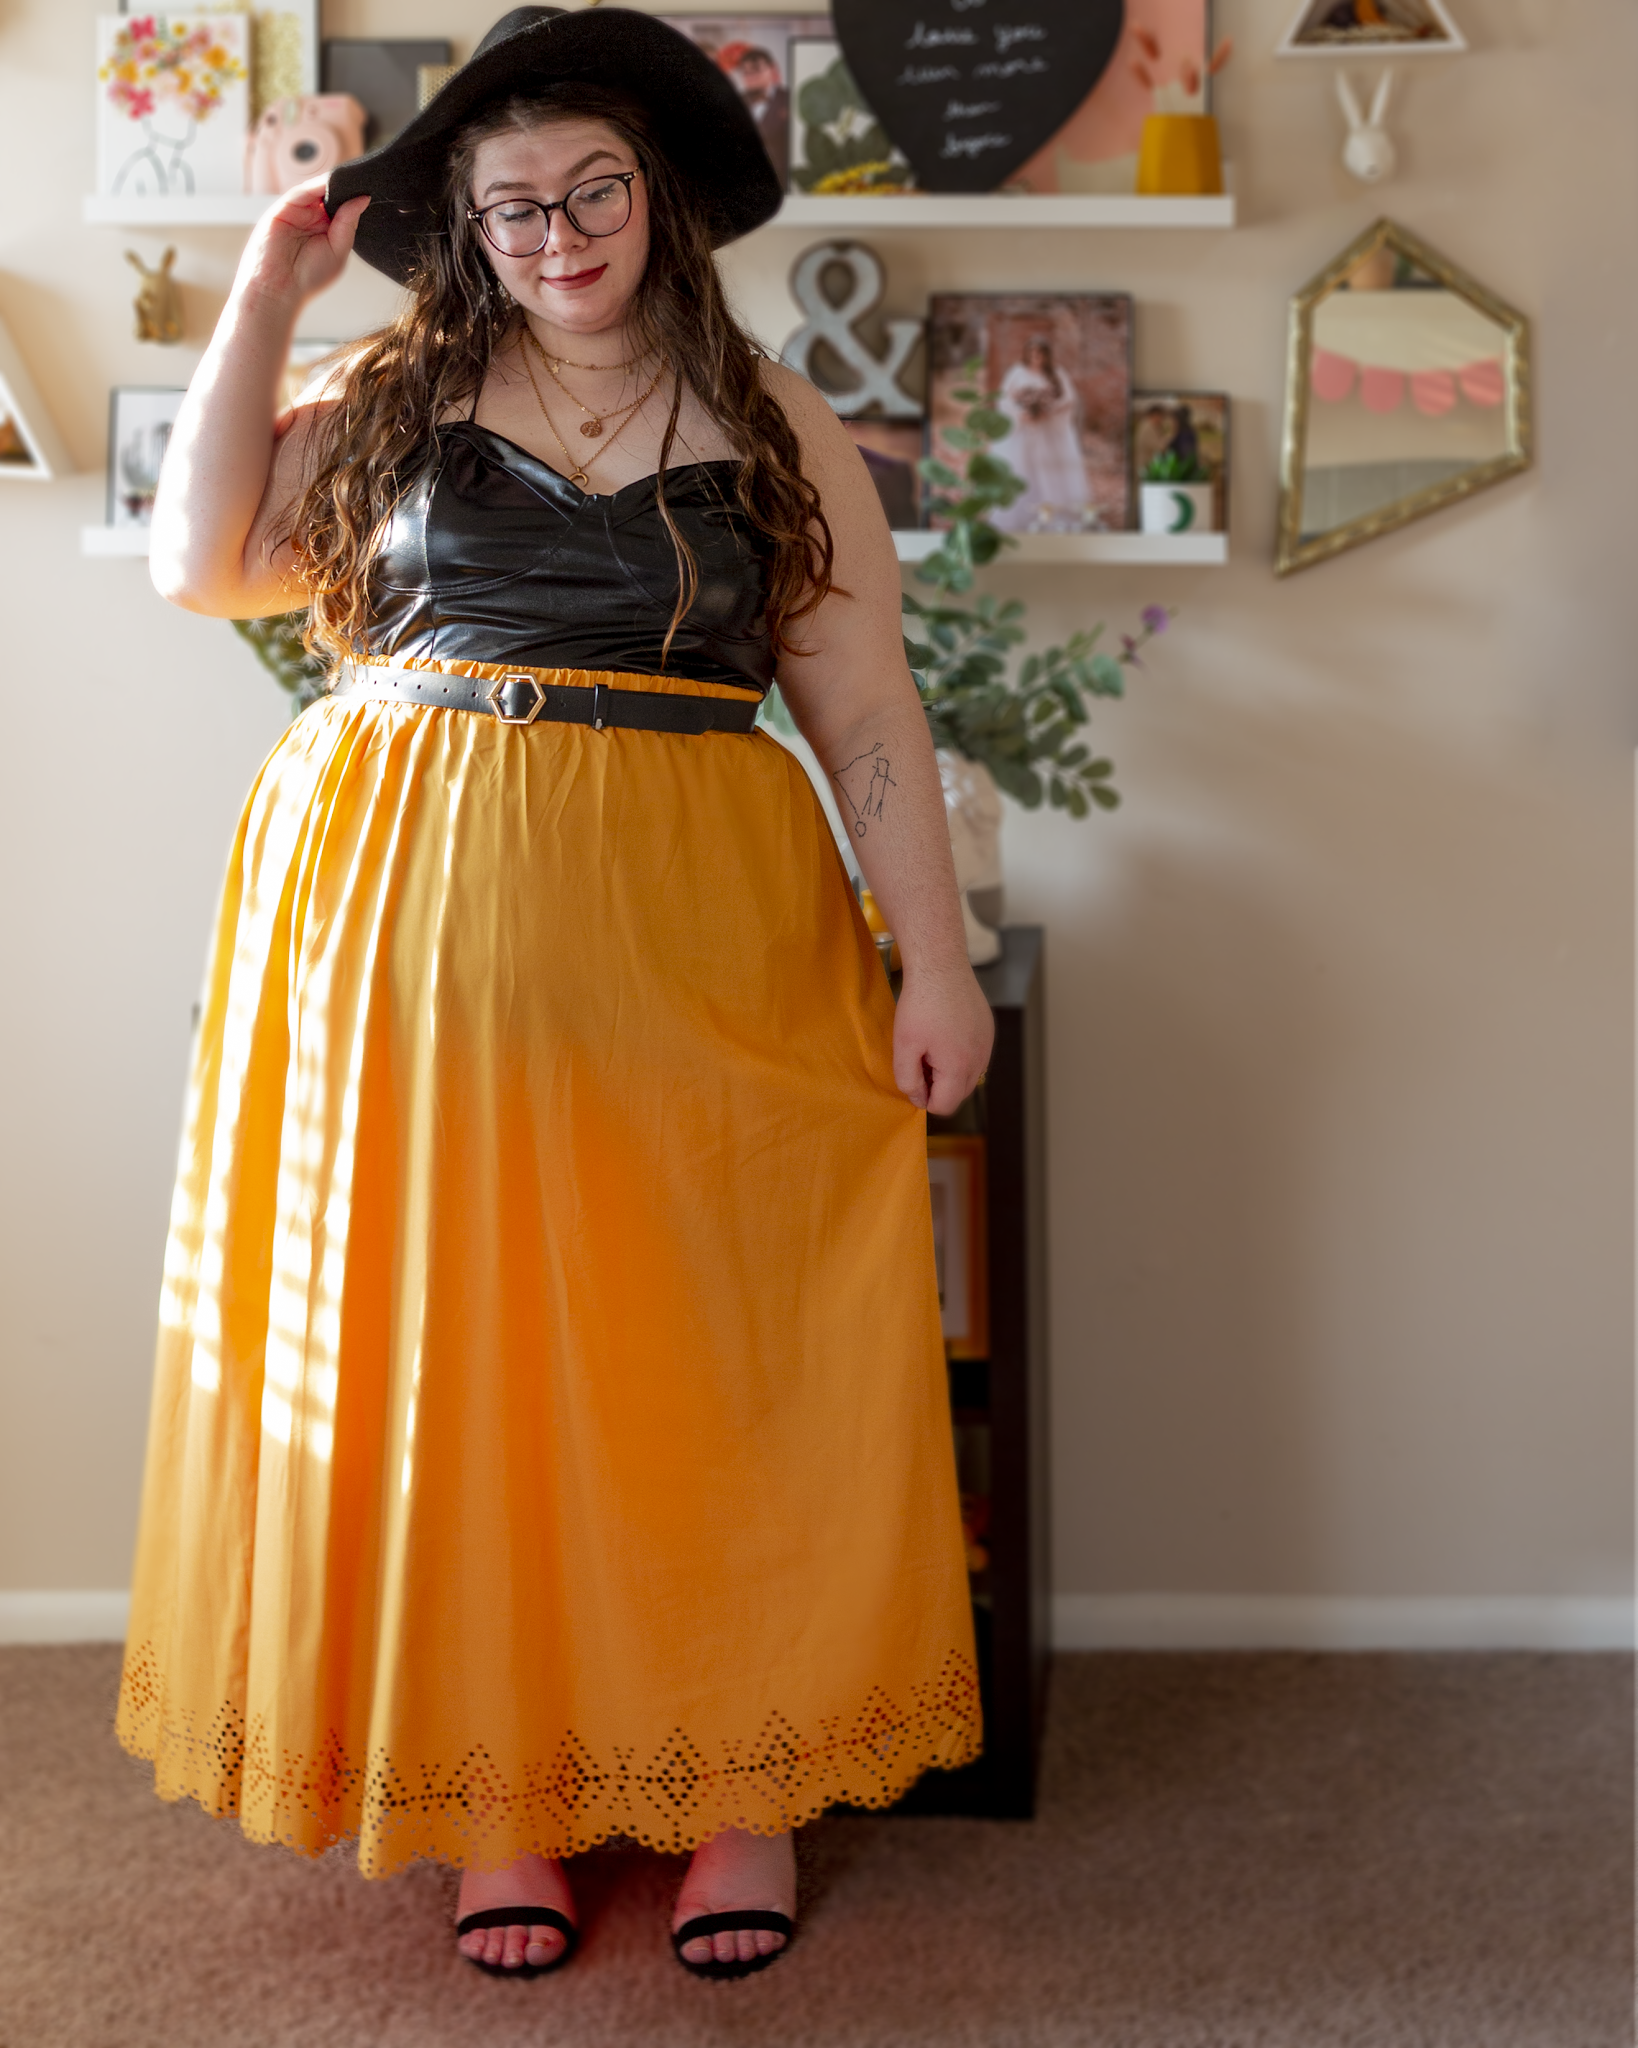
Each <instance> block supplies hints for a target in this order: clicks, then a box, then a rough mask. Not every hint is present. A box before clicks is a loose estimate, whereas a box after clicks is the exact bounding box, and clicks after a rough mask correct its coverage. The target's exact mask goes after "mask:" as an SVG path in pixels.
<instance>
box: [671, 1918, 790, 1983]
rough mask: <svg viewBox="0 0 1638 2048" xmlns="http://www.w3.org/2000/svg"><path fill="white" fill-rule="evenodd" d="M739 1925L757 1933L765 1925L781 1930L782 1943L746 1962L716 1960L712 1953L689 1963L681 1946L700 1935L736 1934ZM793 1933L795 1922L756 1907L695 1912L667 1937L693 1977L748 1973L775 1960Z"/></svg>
mask: <svg viewBox="0 0 1638 2048" xmlns="http://www.w3.org/2000/svg"><path fill="white" fill-rule="evenodd" d="M741 1928H746V1929H748V1930H749V1931H750V1932H751V1933H753V1934H754V1933H757V1932H759V1931H760V1930H761V1929H763V1928H766V1929H767V1931H768V1932H769V1933H770V1934H782V1935H784V1937H785V1947H784V1948H776V1949H774V1950H773V1951H772V1952H771V1953H770V1954H768V1955H765V1956H752V1957H751V1959H750V1961H749V1962H745V1963H741V1962H738V1961H735V1962H732V1963H719V1962H718V1961H717V1960H716V1958H715V1957H713V1958H712V1959H711V1961H710V1962H708V1963H691V1962H690V1961H689V1960H688V1958H687V1957H686V1956H685V1955H684V1954H683V1948H684V1946H685V1945H686V1944H687V1943H688V1942H691V1941H698V1940H699V1938H700V1937H701V1935H709V1934H738V1933H739V1931H740V1930H741ZM795 1934H796V1923H795V1922H794V1921H792V1920H787V1919H786V1917H785V1915H784V1914H783V1913H765V1912H762V1911H759V1910H744V1911H741V1912H737V1913H698V1914H696V1915H695V1916H694V1918H693V1919H692V1920H685V1921H684V1922H683V1924H682V1925H681V1926H680V1927H679V1928H678V1929H677V1931H676V1933H675V1934H674V1935H672V1937H671V1946H672V1947H673V1948H674V1949H675V1950H676V1951H677V1960H678V1962H679V1963H681V1964H682V1966H683V1968H684V1969H685V1970H687V1971H688V1972H689V1974H690V1975H691V1976H695V1977H750V1976H754V1975H755V1973H756V1972H757V1971H758V1970H765V1969H767V1967H768V1965H769V1964H770V1963H777V1962H778V1961H779V1958H780V1957H781V1956H782V1955H784V1953H785V1951H786V1949H788V1948H789V1947H790V1945H791V1941H792V1939H793V1937H794V1936H795Z"/></svg>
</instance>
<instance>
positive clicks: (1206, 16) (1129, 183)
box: [1013, 0, 1215, 192]
mask: <svg viewBox="0 0 1638 2048" xmlns="http://www.w3.org/2000/svg"><path fill="white" fill-rule="evenodd" d="M1212 33H1213V31H1212V0H1126V28H1125V32H1124V34H1123V35H1122V37H1121V40H1120V42H1119V44H1118V45H1117V47H1116V50H1115V54H1114V57H1113V59H1112V60H1111V62H1110V65H1109V68H1108V70H1107V71H1105V73H1104V74H1103V76H1102V78H1100V79H1099V80H1098V82H1097V84H1096V86H1094V87H1093V89H1092V91H1091V92H1090V93H1089V94H1088V95H1087V97H1086V98H1085V99H1084V100H1083V101H1082V102H1081V104H1080V106H1079V107H1078V108H1077V109H1076V111H1075V112H1074V113H1073V114H1072V115H1071V116H1070V117H1069V119H1068V120H1067V121H1066V122H1065V123H1064V125H1063V127H1061V128H1060V129H1059V130H1058V132H1057V134H1056V135H1054V136H1053V137H1052V138H1051V140H1050V141H1048V142H1046V143H1045V144H1043V146H1042V147H1041V148H1040V149H1038V150H1037V151H1036V152H1035V154H1034V156H1032V157H1031V158H1030V160H1029V162H1028V163H1026V164H1024V165H1022V166H1021V167H1020V169H1019V170H1018V171H1017V173H1016V174H1015V176H1014V179H1013V182H1014V183H1015V184H1018V185H1023V186H1025V187H1027V189H1028V190H1030V191H1032V192H1135V191H1136V190H1137V160H1138V144H1139V142H1140V140H1141V139H1142V135H1143V124H1144V122H1145V121H1146V120H1147V119H1148V117H1149V116H1150V115H1151V114H1205V113H1209V112H1210V111H1211V60H1212V53H1213V50H1214V48H1215V45H1214V43H1213V41H1212Z"/></svg>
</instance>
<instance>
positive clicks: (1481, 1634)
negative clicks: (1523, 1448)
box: [0, 1592, 1634, 1650]
mask: <svg viewBox="0 0 1638 2048" xmlns="http://www.w3.org/2000/svg"><path fill="white" fill-rule="evenodd" d="M129 1607H130V1596H129V1595H128V1594H126V1593H8V1592H0V1643H117V1642H122V1641H123V1640H124V1637H125V1620H126V1614H127V1611H128V1610H129ZM1633 1617H1634V1609H1633V1603H1632V1602H1631V1601H1630V1600H1578V1599H1562V1600H1557V1599H1543V1600H1529V1599H1519V1600H1509V1599H1491V1598H1485V1599H1472V1600H1461V1599H1449V1598H1432V1599H1424V1600H1415V1599H1412V1600H1347V1599H1337V1600H1330V1599H1325V1598H1320V1597H1290V1596H1286V1595H1283V1594H1264V1593H1058V1594H1056V1595H1054V1597H1053V1602H1052V1642H1053V1647H1054V1648H1055V1649H1059V1650H1630V1649H1632V1648H1633V1647H1634V1627H1633Z"/></svg>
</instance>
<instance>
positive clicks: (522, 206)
mask: <svg viewBox="0 0 1638 2048" xmlns="http://www.w3.org/2000/svg"><path fill="white" fill-rule="evenodd" d="M636 175H637V173H636V172H635V171H613V172H610V173H608V174H607V175H605V176H604V177H601V178H587V179H586V180H585V182H584V183H583V184H579V185H576V186H574V187H573V189H572V190H571V191H569V192H567V193H565V194H564V196H563V197H562V198H561V199H549V200H546V201H545V202H544V203H543V202H542V201H540V200H538V199H502V200H498V201H497V202H496V204H495V205H493V206H483V207H471V206H469V207H468V208H467V210H466V217H467V219H468V220H475V221H476V222H477V223H478V226H479V227H480V228H482V230H483V238H484V240H485V241H486V242H487V243H488V244H489V246H490V248H491V249H498V250H499V251H500V253H501V255H503V256H538V255H539V254H540V252H541V250H542V249H544V248H545V246H546V244H547V243H548V242H549V241H550V240H551V235H552V215H553V214H554V213H557V212H559V211H561V213H562V214H563V217H564V219H565V220H566V221H567V222H568V223H569V225H570V227H572V228H573V229H574V230H575V232H576V233H577V234H581V235H589V236H590V237H591V238H592V239H593V240H594V241H596V240H601V238H602V237H603V236H604V235H617V234H618V233H619V232H620V230H621V229H622V228H623V227H624V226H625V224H626V222H627V221H628V220H630V218H631V181H632V179H633V178H635V177H636Z"/></svg>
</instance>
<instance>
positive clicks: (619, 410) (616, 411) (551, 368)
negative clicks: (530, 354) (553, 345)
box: [523, 327, 648, 441]
mask: <svg viewBox="0 0 1638 2048" xmlns="http://www.w3.org/2000/svg"><path fill="white" fill-rule="evenodd" d="M523 331H524V333H525V334H526V335H527V336H528V338H529V340H530V341H531V342H533V343H534V350H535V354H536V355H538V356H539V357H540V360H541V361H542V362H543V363H544V364H545V365H546V374H547V376H548V377H550V378H551V380H552V382H553V383H554V384H555V385H556V386H557V388H558V390H559V391H561V392H562V393H563V396H564V397H565V398H566V399H568V401H569V403H570V404H571V405H577V406H579V408H580V410H581V411H582V412H583V413H584V414H585V415H586V417H585V418H584V419H583V420H582V421H581V422H580V431H581V433H582V434H584V435H585V437H586V439H587V440H588V441H595V440H597V439H598V438H599V437H600V436H601V434H602V432H603V425H604V422H605V421H607V420H617V419H619V418H620V416H621V415H622V414H623V413H629V412H635V411H636V410H637V408H638V406H640V405H641V404H642V402H643V399H642V398H638V399H634V400H633V401H632V402H631V404H629V405H615V406H611V407H610V408H609V410H608V411H607V412H594V411H593V410H592V408H591V407H590V406H589V405H587V404H586V403H585V401H584V400H583V399H579V398H577V397H576V396H575V394H574V393H573V392H572V391H571V390H570V389H569V387H568V385H567V384H565V383H564V381H563V379H562V378H561V377H560V376H559V375H558V374H557V367H556V366H557V363H563V364H565V365H566V366H567V367H568V368H569V369H571V370H595V369H600V368H602V367H604V366H603V365H601V364H597V363H571V362H570V361H569V359H568V357H567V356H558V357H557V358H556V360H555V361H554V359H553V358H552V357H551V356H549V355H548V354H547V353H546V351H545V349H543V348H542V347H541V345H540V343H539V342H538V341H535V334H534V329H533V328H532V327H525V328H524V330H523ZM635 367H636V365H635V363H634V362H633V363H610V364H608V365H607V368H608V369H610V370H630V369H634V368H635ZM647 396H648V393H647V392H644V394H643V397H644V398H646V397H647ZM615 431H616V432H618V431H619V430H618V428H617V429H616V430H615Z"/></svg>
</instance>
